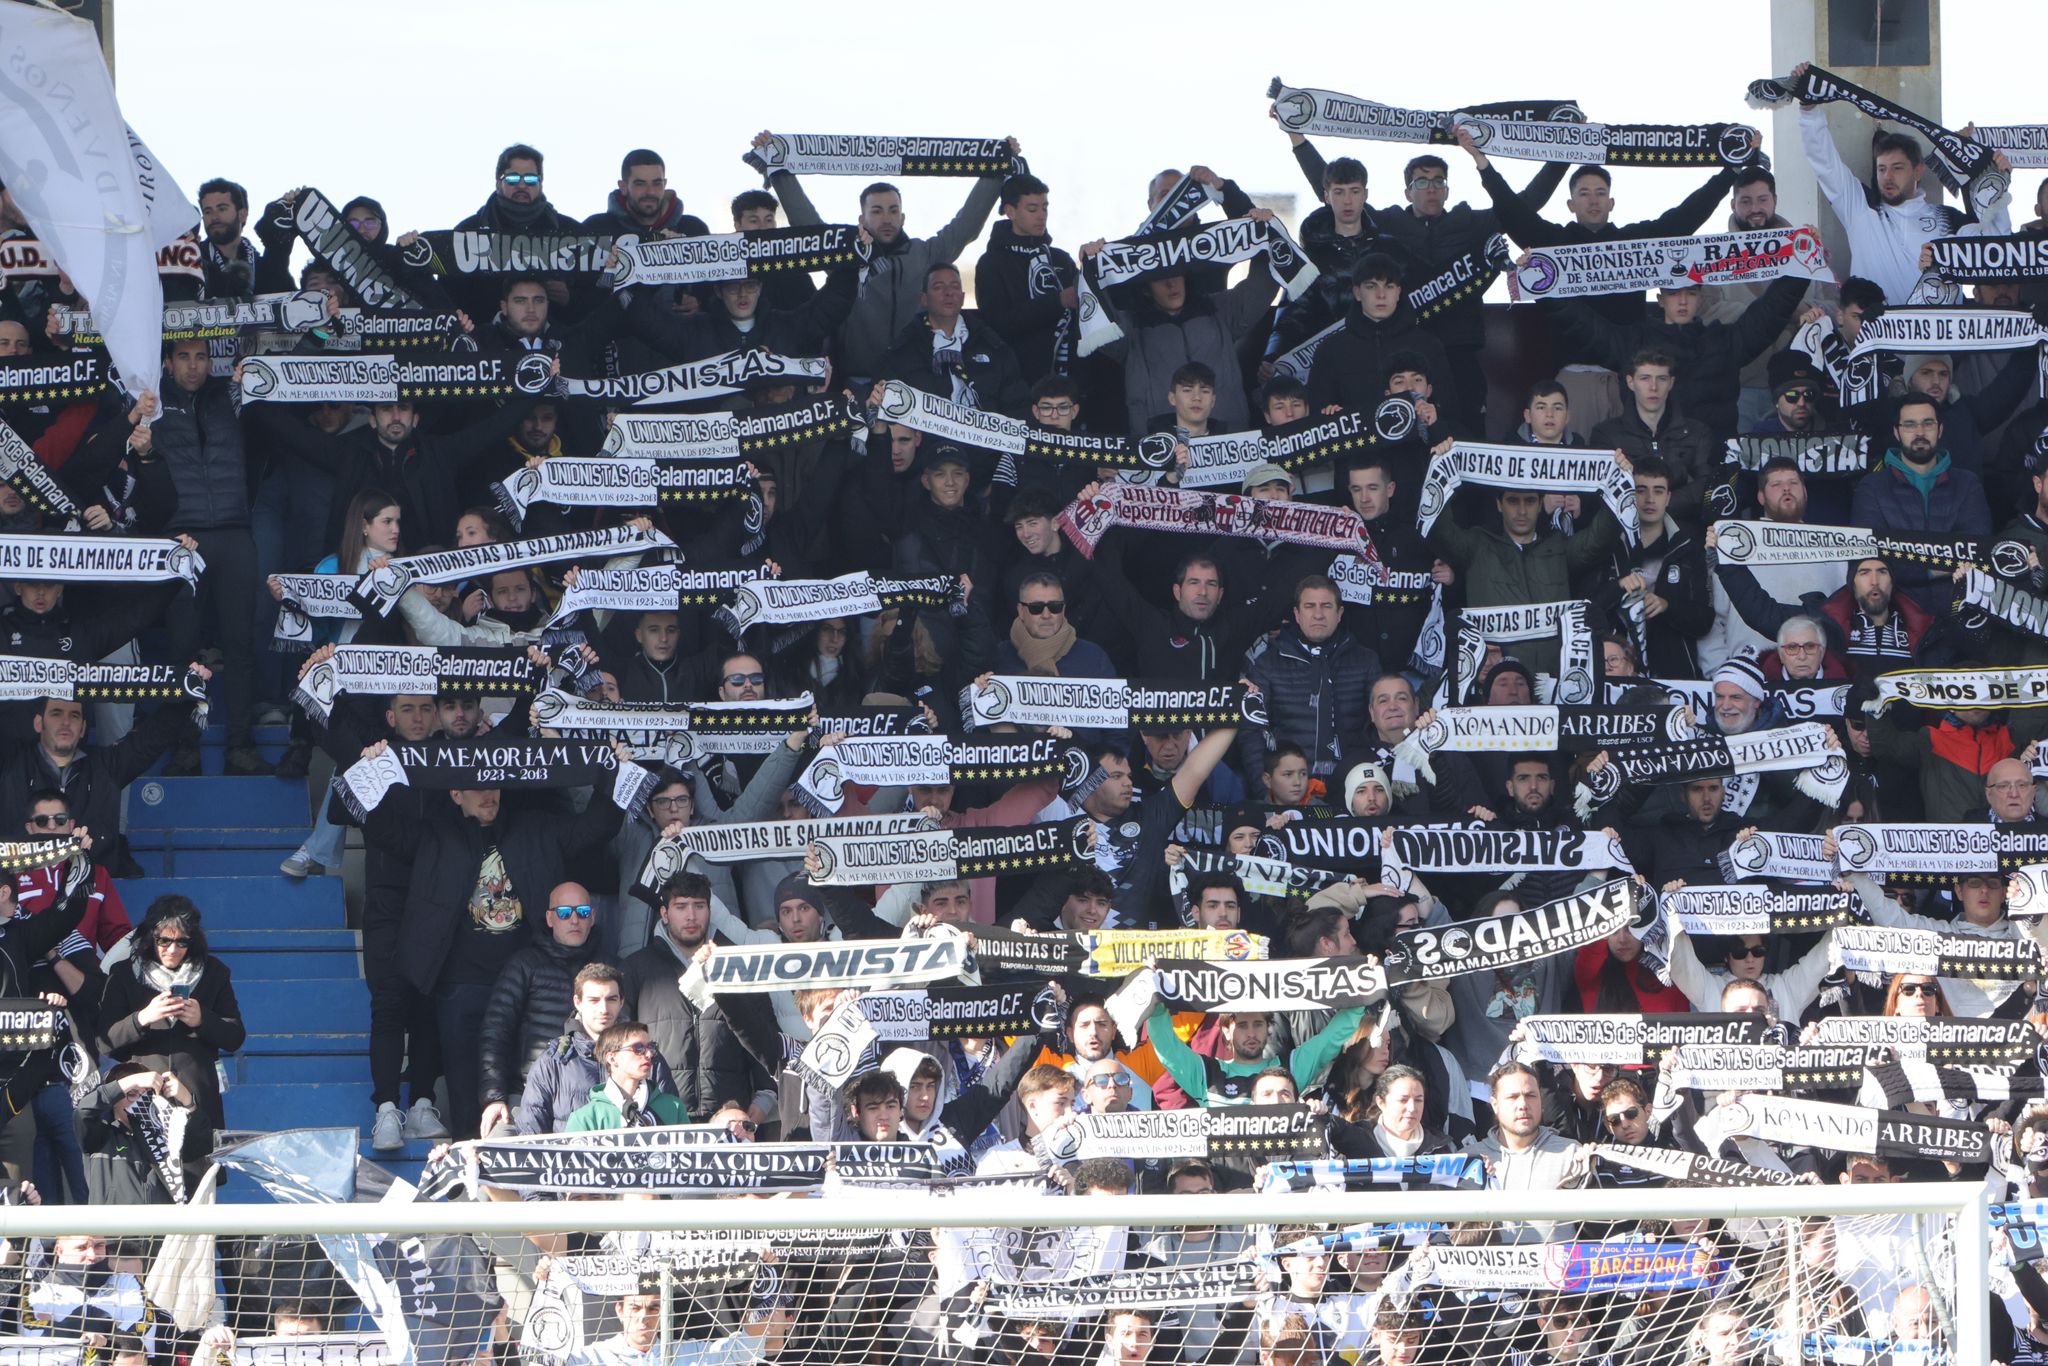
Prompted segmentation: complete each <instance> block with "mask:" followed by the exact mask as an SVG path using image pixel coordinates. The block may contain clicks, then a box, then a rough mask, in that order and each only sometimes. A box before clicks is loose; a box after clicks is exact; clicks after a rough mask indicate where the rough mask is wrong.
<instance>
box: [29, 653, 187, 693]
mask: <svg viewBox="0 0 2048 1366" xmlns="http://www.w3.org/2000/svg"><path fill="white" fill-rule="evenodd" d="M44 697H56V698H62V699H63V700H65V701H67V702H160V701H166V700H168V699H170V698H174V697H189V698H191V699H193V700H194V701H196V702H200V703H204V702H205V701H206V680H204V679H202V678H201V677H200V676H199V675H198V673H196V672H195V671H193V670H192V669H190V668H188V667H187V666H185V665H182V664H92V663H81V662H79V661H77V660H71V659H50V658H43V657H40V656H35V655H0V702H25V701H30V700H33V699H37V698H44Z"/></svg>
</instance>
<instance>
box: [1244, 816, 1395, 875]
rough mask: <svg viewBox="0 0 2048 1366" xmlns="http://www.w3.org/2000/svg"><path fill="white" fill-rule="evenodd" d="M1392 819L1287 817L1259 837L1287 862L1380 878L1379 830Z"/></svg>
mask: <svg viewBox="0 0 2048 1366" xmlns="http://www.w3.org/2000/svg"><path fill="white" fill-rule="evenodd" d="M1391 824H1393V822H1392V821H1391V820H1386V819H1382V818H1377V817H1364V816H1337V817H1331V818H1328V819H1325V820H1299V821H1288V822H1287V823H1286V824H1285V825H1282V826H1281V827H1280V828H1279V829H1277V830H1268V831H1266V833H1265V834H1264V835H1262V836H1260V838H1259V847H1260V848H1261V849H1262V850H1265V849H1271V850H1272V851H1273V852H1274V853H1275V854H1277V855H1279V856H1280V857H1281V858H1283V859H1284V860H1285V861H1286V862H1288V863H1290V864H1295V865H1299V866H1304V867H1309V868H1318V869H1322V870H1325V871H1327V872H1332V873H1348V874H1352V875H1355V876H1357V877H1360V878H1362V879H1364V880H1365V881H1367V882H1376V881H1378V880H1379V872H1380V832H1381V831H1382V830H1385V829H1386V828H1387V827H1388V826H1390V825H1391Z"/></svg>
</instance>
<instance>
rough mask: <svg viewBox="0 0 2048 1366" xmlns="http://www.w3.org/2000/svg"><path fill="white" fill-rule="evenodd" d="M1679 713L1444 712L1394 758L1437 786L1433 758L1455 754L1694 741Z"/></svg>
mask: <svg viewBox="0 0 2048 1366" xmlns="http://www.w3.org/2000/svg"><path fill="white" fill-rule="evenodd" d="M1695 733H1696V732H1695V730H1694V728H1693V727H1692V725H1691V724H1690V723H1689V722H1687V721H1686V719H1685V713H1684V712H1682V711H1680V710H1679V709H1678V708H1677V707H1659V708H1656V709H1655V710H1651V711H1610V710H1608V709H1606V708H1603V707H1557V706H1532V707H1444V708H1442V709H1440V710H1438V711H1437V713H1436V715H1435V718H1434V719H1433V720H1432V721H1431V723H1430V724H1429V725H1427V726H1422V727H1418V728H1417V729H1415V730H1413V731H1410V732H1409V733H1408V735H1407V736H1406V738H1404V739H1403V740H1402V741H1401V742H1400V743H1399V744H1397V745H1395V746H1394V756H1395V757H1396V758H1397V759H1399V760H1403V761H1406V762H1407V763H1410V764H1412V765H1414V767H1415V771H1416V772H1418V773H1420V774H1422V775H1423V776H1424V777H1426V778H1428V779H1429V780H1430V781H1432V782H1434V781H1435V780H1436V771H1435V769H1433V768H1432V767H1431V766H1430V763H1429V756H1430V755H1432V754H1435V753H1437V752H1439V751H1442V750H1448V751H1451V752H1453V753H1466V754H1470V753H1491V752H1496V751H1504V752H1523V751H1535V752H1539V753H1541V752H1548V751H1550V750H1559V749H1561V750H1565V751H1567V752H1571V753H1587V752H1592V751H1596V750H1603V749H1610V748H1614V747H1617V746H1623V745H1642V744H1645V743H1652V742H1657V741H1664V740H1670V741H1678V740H1688V739H1691V738H1692V736H1693V735H1694V734H1695Z"/></svg>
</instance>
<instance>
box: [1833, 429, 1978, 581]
mask: <svg viewBox="0 0 2048 1366" xmlns="http://www.w3.org/2000/svg"><path fill="white" fill-rule="evenodd" d="M1892 437H1893V439H1894V441H1895V442H1896V443H1897V444H1895V445H1893V446H1892V448H1891V449H1890V450H1887V451H1886V452H1885V453H1884V461H1883V463H1882V464H1880V465H1879V466H1878V467H1877V468H1876V469H1874V470H1872V471H1871V472H1870V473H1869V474H1866V475H1864V476H1863V479H1862V482H1860V483H1858V484H1857V485H1856V497H1855V500H1854V502H1852V503H1851V504H1850V513H1851V515H1852V516H1853V517H1854V518H1855V522H1856V525H1857V526H1867V527H1869V528H1871V529H1872V530H1874V531H1891V532H1900V533H1908V534H1913V535H1927V536H1935V537H1949V536H1980V537H1981V536H1989V535H1990V534H1991V507H1990V504H1988V503H1987V502H1986V501H1985V499H1984V485H1983V483H1982V482H1981V481H1980V480H1979V479H1978V478H1977V476H1976V475H1974V474H1972V473H1970V472H1969V471H1968V470H1965V469H1958V468H1956V467H1955V466H1954V465H1953V464H1952V463H1951V461H1950V459H1949V452H1948V447H1947V445H1946V444H1944V443H1943V441H1942V439H1941V406H1940V405H1939V404H1938V403H1937V402H1936V401H1935V400H1934V399H1932V398H1930V397H1928V396H1927V395H1926V394H1922V393H1910V394H1907V395H1906V396H1905V397H1904V398H1902V399H1900V400H1899V407H1898V412H1897V415H1896V416H1895V417H1894V418H1893V421H1892ZM1898 577H1899V586H1900V587H1901V588H1903V589H1905V590H1906V591H1907V592H1909V593H1911V594H1912V596H1913V598H1914V600H1915V601H1917V602H1918V603H1919V604H1920V605H1921V606H1922V607H1925V608H1926V609H1927V610H1928V611H1930V612H1933V613H1935V614H1936V615H1937V616H1942V615H1946V612H1947V608H1948V599H1949V576H1948V574H1947V573H1946V572H1944V571H1940V570H1936V569H1930V568H1929V567H1927V566H1925V565H1921V564H1916V563H1911V562H1901V563H1900V564H1899V567H1898Z"/></svg>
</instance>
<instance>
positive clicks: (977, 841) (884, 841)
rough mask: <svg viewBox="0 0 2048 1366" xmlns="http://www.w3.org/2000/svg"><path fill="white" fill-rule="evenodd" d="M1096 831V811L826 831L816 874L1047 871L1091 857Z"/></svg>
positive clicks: (859, 876) (871, 882)
mask: <svg viewBox="0 0 2048 1366" xmlns="http://www.w3.org/2000/svg"><path fill="white" fill-rule="evenodd" d="M1093 837H1094V818H1093V817H1091V816H1070V817H1068V818H1067V819H1065V820H1059V821H1043V822H1040V823H1039V824H1036V825H1020V826H1009V827H1003V826H977V827H974V828H971V829H970V828H962V829H958V830H920V831H911V832H908V833H906V834H901V835H826V836H821V837H820V838H818V839H817V840H814V841H813V842H812V844H811V854H812V856H813V858H814V859H815V860H816V863H817V870H816V871H815V872H813V873H812V874H811V875H810V876H811V882H812V885H814V886H819V887H872V886H876V885H878V884H881V883H885V882H886V883H902V882H912V883H924V882H946V881H950V880H952V879H954V878H972V877H999V876H1004V875H1007V874H1011V873H1027V872H1044V871H1046V870H1048V869H1053V868H1061V867H1065V866H1067V865H1069V864H1074V863H1083V862H1086V861H1087V859H1088V849H1089V848H1090V847H1091V844H1092V841H1093Z"/></svg>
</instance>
